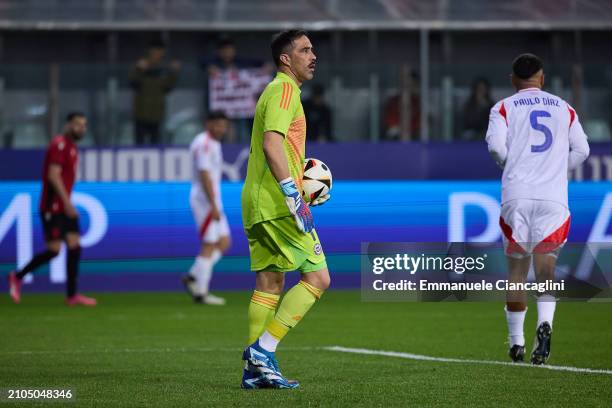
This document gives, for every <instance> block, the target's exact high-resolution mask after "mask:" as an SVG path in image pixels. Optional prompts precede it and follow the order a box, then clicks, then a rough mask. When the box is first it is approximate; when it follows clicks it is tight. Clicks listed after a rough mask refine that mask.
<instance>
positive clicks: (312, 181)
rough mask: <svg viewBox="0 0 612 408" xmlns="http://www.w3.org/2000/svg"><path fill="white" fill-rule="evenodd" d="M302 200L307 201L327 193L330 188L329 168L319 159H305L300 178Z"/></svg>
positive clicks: (330, 175) (330, 176)
mask: <svg viewBox="0 0 612 408" xmlns="http://www.w3.org/2000/svg"><path fill="white" fill-rule="evenodd" d="M302 187H303V189H304V201H306V202H307V203H309V202H312V201H314V200H316V199H317V198H319V197H322V196H324V195H326V194H329V192H330V191H331V188H332V174H331V170H329V167H327V165H326V164H325V163H323V162H322V161H321V160H319V159H313V158H310V159H306V160H305V163H304V177H303V179H302Z"/></svg>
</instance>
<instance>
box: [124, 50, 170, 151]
mask: <svg viewBox="0 0 612 408" xmlns="http://www.w3.org/2000/svg"><path fill="white" fill-rule="evenodd" d="M165 56H166V46H165V44H164V43H163V42H161V41H155V42H152V43H151V45H150V47H149V51H148V53H147V56H146V57H144V58H141V59H140V60H138V62H137V63H136V65H135V66H134V67H133V68H132V70H131V71H130V74H129V82H130V86H131V87H132V88H133V89H134V101H133V108H132V115H133V118H134V133H135V142H136V144H137V145H143V144H149V143H150V144H157V143H160V142H162V137H161V136H162V124H163V121H164V119H165V116H166V95H167V94H168V93H169V92H170V91H171V90H172V89H173V88H174V86H175V85H176V81H177V79H178V74H179V71H180V69H181V63H180V62H179V61H177V60H174V61H172V62H171V63H170V64H166V62H165Z"/></svg>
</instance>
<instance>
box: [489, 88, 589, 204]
mask: <svg viewBox="0 0 612 408" xmlns="http://www.w3.org/2000/svg"><path fill="white" fill-rule="evenodd" d="M486 140H487V144H488V146H489V152H490V153H491V155H492V156H493V158H494V159H495V161H496V162H497V163H498V164H499V165H500V166H501V167H502V168H503V169H504V171H503V175H502V204H503V203H505V202H507V201H510V200H515V199H520V198H524V199H532V200H549V201H555V202H558V203H560V204H562V205H564V206H566V207H567V206H568V205H567V182H568V177H567V176H568V174H567V173H568V169H574V168H575V167H577V166H578V165H580V164H581V163H582V162H583V161H584V160H585V159H586V158H587V156H588V155H589V144H588V142H587V137H586V134H585V133H584V131H583V130H582V125H580V121H579V120H578V115H577V114H576V111H575V110H574V109H573V108H572V107H571V106H570V105H569V104H568V103H567V102H565V101H564V100H563V99H561V98H559V97H558V96H555V95H552V94H550V93H548V92H544V91H542V90H541V89H539V88H528V89H522V90H520V91H519V92H517V93H516V94H514V95H512V96H510V97H509V98H506V99H503V100H501V101H499V102H498V103H496V104H495V106H493V108H491V114H490V117H489V128H488V130H487V138H486Z"/></svg>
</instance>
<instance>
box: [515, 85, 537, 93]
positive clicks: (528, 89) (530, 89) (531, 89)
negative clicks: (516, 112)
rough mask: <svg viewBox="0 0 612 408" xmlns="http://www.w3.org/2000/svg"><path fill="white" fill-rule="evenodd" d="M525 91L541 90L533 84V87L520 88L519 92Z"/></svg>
mask: <svg viewBox="0 0 612 408" xmlns="http://www.w3.org/2000/svg"><path fill="white" fill-rule="evenodd" d="M527 91H541V89H540V88H536V87H535V86H534V87H533V88H525V89H521V90H520V91H519V92H527Z"/></svg>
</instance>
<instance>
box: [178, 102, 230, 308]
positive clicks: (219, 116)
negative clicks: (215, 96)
mask: <svg viewBox="0 0 612 408" xmlns="http://www.w3.org/2000/svg"><path fill="white" fill-rule="evenodd" d="M227 127H228V121H227V117H226V116H225V114H224V113H223V112H216V111H215V112H210V113H209V115H208V118H207V120H206V130H205V131H204V132H202V133H200V134H199V135H197V136H196V137H195V139H194V140H193V142H192V143H191V146H190V148H189V149H190V153H191V158H192V162H193V176H192V184H191V192H190V197H189V203H190V205H191V211H192V213H193V217H194V219H195V222H196V225H197V229H198V235H199V237H200V240H201V241H202V246H201V248H200V253H199V254H198V256H197V257H196V259H195V262H194V264H193V266H192V267H191V269H190V271H189V274H187V275H185V276H183V279H182V280H183V283H184V285H185V287H186V288H187V291H188V292H189V293H190V294H191V295H192V296H193V299H194V301H195V302H196V303H203V304H209V305H223V304H225V299H223V298H221V297H218V296H215V295H213V294H211V293H210V292H209V286H210V279H211V277H212V271H213V267H214V265H215V264H216V263H217V262H218V261H219V259H220V258H221V256H222V255H223V253H224V252H225V251H226V250H227V249H228V248H229V246H230V230H229V225H228V223H227V217H226V216H225V213H224V212H223V202H222V201H221V174H222V166H223V154H222V151H221V140H222V139H223V136H224V135H225V133H226V132H227Z"/></svg>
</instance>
